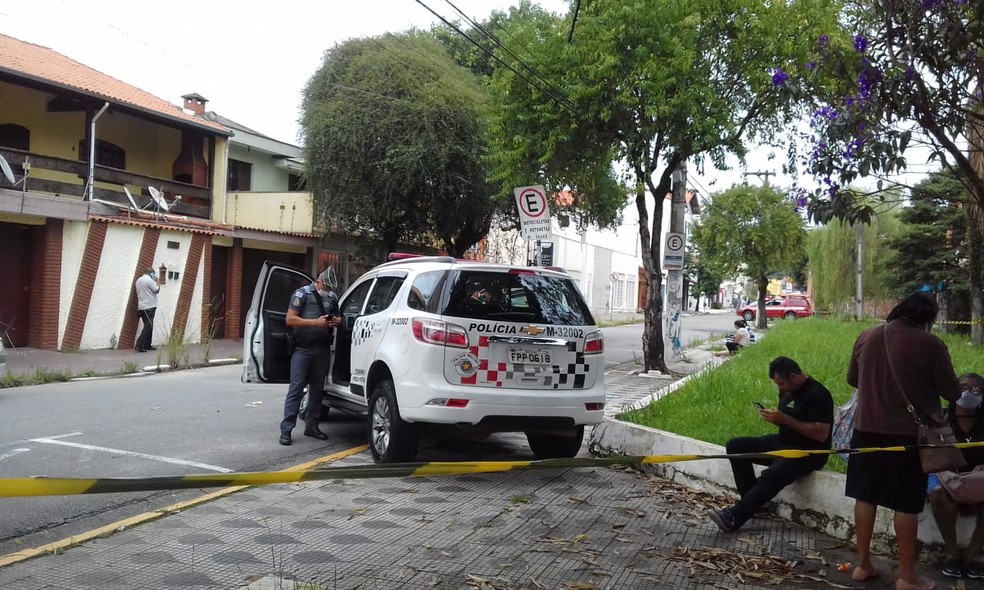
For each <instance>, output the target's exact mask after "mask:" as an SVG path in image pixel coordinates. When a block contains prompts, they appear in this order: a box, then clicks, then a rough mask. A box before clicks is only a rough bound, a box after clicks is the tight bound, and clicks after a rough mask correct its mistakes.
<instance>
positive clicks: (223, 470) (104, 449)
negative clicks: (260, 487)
mask: <svg viewBox="0 0 984 590" xmlns="http://www.w3.org/2000/svg"><path fill="white" fill-rule="evenodd" d="M76 434H82V433H81V432H76V433H72V434H62V435H59V436H50V437H45V438H32V439H30V441H31V442H36V443H44V444H47V445H62V446H65V447H75V448H77V449H86V450H88V451H99V452H101V453H114V454H117V455H126V456H128V457H139V458H141V459H152V460H154V461H162V462H164V463H172V464H174V465H185V466H187V467H197V468H199V469H205V470H206V471H217V472H219V473H232V472H233V470H232V469H226V468H225V467H219V466H218V465H209V464H208V463H198V462H197V461H186V460H184V459H175V458H173V457H161V456H160V455H148V454H147V453H137V452H135V451H124V450H123V449H111V448H109V447H98V446H96V445H87V444H83V443H75V442H68V441H64V440H58V439H59V438H65V437H68V436H75V435H76Z"/></svg>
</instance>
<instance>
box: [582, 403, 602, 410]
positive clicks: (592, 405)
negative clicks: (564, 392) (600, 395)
mask: <svg viewBox="0 0 984 590" xmlns="http://www.w3.org/2000/svg"><path fill="white" fill-rule="evenodd" d="M584 409H585V410H587V411H589V412H597V411H598V410H604V409H605V404H603V403H599V402H586V403H585V404H584Z"/></svg>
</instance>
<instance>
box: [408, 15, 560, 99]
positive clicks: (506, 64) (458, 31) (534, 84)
mask: <svg viewBox="0 0 984 590" xmlns="http://www.w3.org/2000/svg"><path fill="white" fill-rule="evenodd" d="M415 1H416V2H417V4H420V5H421V6H423V7H424V8H425V9H426V10H427V11H428V12H430V13H431V14H433V15H434V16H436V17H437V18H438V19H439V20H440V21H441V22H443V23H444V24H445V25H447V26H448V27H450V28H451V29H452V30H453V31H454V32H456V33H458V34H459V35H461V36H462V37H464V38H465V39H467V40H468V41H469V42H470V43H471V44H472V45H474V46H475V47H478V48H479V49H481V50H482V51H484V52H485V53H486V54H487V55H488V56H489V57H491V58H492V59H494V60H495V61H497V62H498V63H500V64H501V65H502V66H503V67H505V68H507V69H508V70H509V71H511V72H512V73H514V74H516V75H517V76H519V77H520V78H521V79H522V80H523V81H525V82H526V83H527V84H529V85H530V86H532V87H534V88H536V89H537V90H539V91H540V92H542V93H543V94H544V96H547V97H548V98H550V99H552V100H554V101H556V102H557V103H558V104H560V105H561V106H563V107H565V108H567V109H569V110H571V111H575V109H574V108H573V105H572V104H570V103H569V102H568V101H565V99H564V98H558V97H556V96H554V95H553V94H552V93H551V92H550V91H549V90H547V89H545V88H543V87H542V86H541V85H540V84H538V83H536V82H534V81H533V80H530V79H529V78H528V77H527V76H526V75H525V74H523V73H521V72H519V71H518V70H516V69H515V68H513V67H512V66H511V65H510V64H508V63H506V62H505V61H504V60H503V59H501V58H500V57H499V56H497V55H495V53H494V52H492V51H489V50H488V49H487V48H485V47H484V46H482V44H481V43H479V42H477V41H475V40H474V39H472V38H471V37H469V36H468V35H467V34H466V33H465V32H464V31H462V30H461V29H459V28H458V27H457V26H455V25H454V24H453V23H451V22H450V21H449V20H448V19H446V18H444V17H443V16H441V15H440V14H438V13H437V12H436V11H435V10H434V9H432V8H431V7H430V6H428V5H427V4H425V3H424V2H423V0H415Z"/></svg>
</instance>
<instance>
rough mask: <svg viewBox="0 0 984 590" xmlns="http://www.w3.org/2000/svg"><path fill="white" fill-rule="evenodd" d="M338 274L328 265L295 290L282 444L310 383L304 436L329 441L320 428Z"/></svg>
mask: <svg viewBox="0 0 984 590" xmlns="http://www.w3.org/2000/svg"><path fill="white" fill-rule="evenodd" d="M336 286H337V285H336V284H335V273H334V271H333V270H332V269H331V268H326V269H325V270H324V272H322V273H321V274H320V275H318V278H317V280H315V281H314V282H313V283H311V284H310V285H305V286H303V287H301V288H300V289H298V290H296V291H294V294H293V295H291V298H290V306H289V307H288V308H287V327H288V328H293V330H294V352H293V354H292V355H291V357H290V386H289V387H288V388H287V398H286V399H285V400H284V419H283V421H282V422H281V423H280V444H282V445H284V446H288V445H290V443H291V438H290V433H291V431H292V430H293V429H294V426H295V425H296V424H297V414H298V412H299V411H300V407H301V398H303V397H304V386H305V385H307V386H308V404H307V415H306V416H304V435H305V436H310V437H312V438H316V439H318V440H326V439H327V438H328V436H327V435H326V434H325V433H324V432H321V430H320V429H319V428H318V421H319V419H320V418H321V397H322V395H323V394H324V388H325V376H327V375H328V368H329V366H330V365H331V344H332V340H333V338H332V336H333V332H332V329H333V328H334V327H335V326H337V325H338V323H339V320H340V318H339V316H338V295H336V294H335V287H336Z"/></svg>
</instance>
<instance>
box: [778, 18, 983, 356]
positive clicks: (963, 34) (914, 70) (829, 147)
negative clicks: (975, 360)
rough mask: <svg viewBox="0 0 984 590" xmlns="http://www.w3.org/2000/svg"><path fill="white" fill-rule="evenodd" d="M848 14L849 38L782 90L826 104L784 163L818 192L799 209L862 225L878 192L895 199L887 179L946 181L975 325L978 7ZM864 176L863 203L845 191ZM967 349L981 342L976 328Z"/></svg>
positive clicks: (978, 307) (826, 40)
mask: <svg viewBox="0 0 984 590" xmlns="http://www.w3.org/2000/svg"><path fill="white" fill-rule="evenodd" d="M851 8H852V9H853V10H849V11H848V12H847V13H846V14H847V15H848V16H847V20H848V21H849V23H850V25H851V27H852V28H853V29H854V30H856V31H857V34H856V35H855V36H854V37H853V38H842V37H836V36H834V35H830V36H827V35H823V36H820V37H819V38H818V40H817V43H816V58H815V59H813V60H811V61H809V62H807V63H805V64H804V65H803V68H802V70H801V72H798V73H799V74H800V76H799V77H798V82H799V83H800V84H801V86H800V87H797V88H791V92H793V93H795V92H802V93H803V94H808V93H809V94H812V96H813V97H819V98H821V99H822V100H823V101H824V103H825V104H823V105H822V106H821V107H820V108H818V109H816V111H815V112H814V113H813V116H812V118H811V120H810V133H809V134H808V136H807V137H806V138H804V139H805V142H804V143H802V144H801V148H800V150H799V151H798V152H797V153H795V154H794V157H793V158H792V159H791V161H790V166H791V167H793V168H795V169H805V170H807V171H808V172H810V173H812V174H813V175H814V176H815V177H816V178H817V179H818V180H819V184H820V186H821V188H820V189H818V190H816V191H814V192H812V193H806V192H803V193H801V194H800V195H799V198H800V199H801V202H802V203H803V204H805V205H806V207H807V210H808V211H809V214H810V216H811V217H812V218H813V219H814V220H815V221H819V222H826V221H828V220H830V219H833V218H840V219H845V220H847V221H850V222H855V221H861V222H866V221H868V220H869V219H870V216H871V214H872V212H873V208H872V206H873V204H876V203H877V199H878V198H881V197H882V195H884V194H885V192H883V191H889V190H892V189H898V188H899V186H898V182H899V181H897V180H895V179H897V178H900V177H899V176H897V175H898V173H900V172H905V171H906V170H907V169H908V167H909V162H910V160H912V158H915V157H918V158H919V159H920V161H919V162H918V163H919V164H933V165H938V166H940V167H941V168H943V169H945V170H947V171H949V172H951V173H952V174H953V175H954V176H955V177H956V178H957V179H959V181H960V182H961V183H962V184H963V186H964V187H965V188H966V191H967V194H969V195H970V198H969V199H967V200H966V202H965V203H962V205H965V206H966V208H967V210H968V214H969V215H970V218H971V220H972V224H971V225H972V228H973V229H972V230H971V232H970V235H971V239H970V248H969V250H970V252H969V265H968V271H969V272H970V274H971V276H970V279H971V285H972V303H971V307H972V316H973V318H974V319H975V320H977V321H978V322H980V318H981V316H982V312H984V293H982V285H984V272H982V246H981V243H982V236H984V229H982V228H984V223H982V211H984V108H982V104H981V102H982V92H984V2H981V1H980V0H861V1H860V2H858V3H857V4H856V5H854V6H853V7H851ZM800 80H801V82H800ZM913 163H916V161H914V160H913ZM865 177H868V178H872V179H877V182H876V183H875V184H874V186H877V190H875V191H873V193H872V194H869V195H863V198H858V193H857V191H856V190H847V187H848V186H849V185H851V184H852V183H854V182H855V181H857V180H858V179H861V178H865ZM903 188H908V187H903ZM973 339H974V341H975V342H977V343H981V342H982V331H981V326H980V323H978V324H976V325H975V327H974V331H973Z"/></svg>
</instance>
